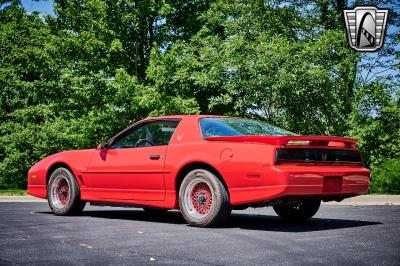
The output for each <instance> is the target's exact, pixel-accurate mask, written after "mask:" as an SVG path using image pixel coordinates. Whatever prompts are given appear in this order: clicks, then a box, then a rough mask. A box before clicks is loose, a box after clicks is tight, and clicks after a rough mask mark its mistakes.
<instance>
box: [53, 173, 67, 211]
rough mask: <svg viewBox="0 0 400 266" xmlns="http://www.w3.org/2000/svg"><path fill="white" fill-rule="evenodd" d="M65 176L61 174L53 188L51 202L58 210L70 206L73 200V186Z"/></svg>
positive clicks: (54, 182)
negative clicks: (71, 199) (70, 201)
mask: <svg viewBox="0 0 400 266" xmlns="http://www.w3.org/2000/svg"><path fill="white" fill-rule="evenodd" d="M64 175H65V173H60V174H59V175H58V176H57V177H56V178H55V180H54V181H53V183H52V186H51V195H50V197H51V201H52V203H53V205H54V207H56V208H57V209H62V208H64V207H65V206H66V205H68V203H69V200H70V198H71V189H70V187H71V186H70V183H69V180H68V179H67V178H66V177H65V176H64Z"/></svg>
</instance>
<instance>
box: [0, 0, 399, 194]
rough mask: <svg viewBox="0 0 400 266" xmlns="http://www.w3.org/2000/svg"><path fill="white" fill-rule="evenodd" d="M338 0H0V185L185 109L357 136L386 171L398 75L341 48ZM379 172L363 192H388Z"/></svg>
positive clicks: (393, 148) (395, 133) (22, 181)
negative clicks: (36, 7) (39, 164)
mask: <svg viewBox="0 0 400 266" xmlns="http://www.w3.org/2000/svg"><path fill="white" fill-rule="evenodd" d="M375 2H376V1H375ZM389 2H390V1H389ZM365 4H368V3H367V2H365ZM375 4H380V2H379V1H378V2H376V3H375ZM345 7H348V3H346V1H345V0H328V1H312V0H307V1H264V0H253V1H245V0H234V1H227V0H193V1H183V0H182V1H181V0H178V1H170V0H145V1H131V0H123V1H110V0H106V1H100V0H68V1H66V0H55V1H54V8H55V14H56V15H55V16H42V15H41V14H38V13H27V12H26V11H25V10H24V9H23V8H22V7H21V4H20V2H19V1H17V0H13V1H4V0H3V1H0V123H1V124H0V185H4V186H6V187H15V188H16V187H19V188H24V187H25V186H26V178H25V175H26V172H27V170H28V169H29V167H30V166H31V165H32V164H34V163H35V162H36V161H38V160H40V159H41V158H44V157H46V156H48V155H50V154H53V153H56V152H59V151H62V150H68V149H80V148H91V147H94V146H95V145H96V144H98V143H99V142H101V141H104V140H106V139H108V138H110V137H111V136H112V135H114V134H115V133H117V132H118V131H120V130H121V129H122V128H124V127H126V126H127V125H128V124H129V123H132V122H133V121H136V120H139V119H141V118H145V117H148V116H154V115H164V114H189V113H212V114H225V115H238V116H245V117H254V118H258V119H260V120H264V121H268V122H270V123H272V124H274V125H277V126H281V127H283V128H286V129H288V130H291V131H294V132H297V133H300V134H330V135H347V136H354V137H357V138H358V139H359V140H360V144H359V146H360V148H361V151H362V153H363V154H364V157H365V159H366V165H367V166H368V167H372V169H373V171H374V175H377V176H379V177H382V178H381V179H382V180H384V179H383V177H384V175H386V174H388V175H391V173H393V172H395V170H394V171H392V170H385V171H383V170H382V171H381V170H379V169H397V168H395V167H397V166H396V165H397V164H395V163H388V162H392V161H393V160H395V161H396V160H398V158H399V157H400V148H399V146H400V145H399V139H400V136H399V135H400V133H399V128H400V122H399V117H400V108H399V98H400V94H399V87H398V84H397V83H396V80H395V79H393V77H394V76H396V75H397V74H396V75H391V77H392V79H387V80H386V81H384V80H382V79H380V80H376V81H375V82H369V81H368V82H367V81H366V80H365V79H362V78H357V77H358V76H359V74H360V71H366V69H368V68H369V69H371V67H373V61H372V60H373V59H370V61H368V60H366V59H365V57H364V59H363V61H362V63H363V64H361V63H360V62H361V61H360V60H361V58H363V56H362V55H360V53H355V52H354V51H352V50H350V49H349V48H348V45H347V40H346V35H345V30H344V27H343V21H342V19H343V18H342V9H343V8H345ZM391 12H392V13H393V14H395V11H394V10H392V11H391ZM392 13H391V14H392ZM390 21H391V23H394V25H397V24H398V23H399V21H398V19H396V16H392V15H391V17H390ZM398 37H399V36H398V34H397V35H396V34H393V36H392V37H391V38H392V39H390V40H391V41H390V42H389V43H395V41H393V40H395V39H396V38H398ZM393 51H394V50H393V49H392V50H390V49H389V50H388V49H384V50H382V52H380V56H388V55H389V54H390V53H393ZM398 55H399V54H397V56H398ZM365 62H367V63H366V64H365ZM392 65H393V64H392ZM396 71H398V69H397V70H396ZM361 76H362V75H361ZM377 171H378V172H377ZM379 171H380V172H379ZM376 180H380V179H376ZM374 182H375V181H374ZM385 184H386V183H385V182H383V181H382V182H380V181H379V182H378V181H376V182H375V183H374V191H379V192H385V191H386V192H389V191H391V192H393V190H390V189H387V188H388V186H387V185H385ZM381 188H382V189H383V190H380V189H381Z"/></svg>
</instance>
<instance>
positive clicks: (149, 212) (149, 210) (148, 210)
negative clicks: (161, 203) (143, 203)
mask: <svg viewBox="0 0 400 266" xmlns="http://www.w3.org/2000/svg"><path fill="white" fill-rule="evenodd" d="M143 210H144V211H145V213H146V214H147V215H150V216H156V217H157V216H162V215H163V214H165V213H166V212H167V211H168V210H167V209H156V208H143Z"/></svg>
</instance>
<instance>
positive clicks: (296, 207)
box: [273, 200, 321, 221]
mask: <svg viewBox="0 0 400 266" xmlns="http://www.w3.org/2000/svg"><path fill="white" fill-rule="evenodd" d="M320 205H321V201H320V200H302V201H298V202H296V203H293V204H288V205H277V206H273V208H274V211H275V212H276V213H277V214H278V215H279V216H280V217H281V218H282V219H285V220H288V221H305V220H308V219H310V218H311V217H313V216H314V215H315V214H316V213H317V211H318V209H319V206H320Z"/></svg>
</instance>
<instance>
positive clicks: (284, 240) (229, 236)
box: [0, 202, 400, 265]
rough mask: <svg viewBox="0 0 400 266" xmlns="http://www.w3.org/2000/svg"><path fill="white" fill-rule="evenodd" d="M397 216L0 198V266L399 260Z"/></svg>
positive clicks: (372, 210)
mask: <svg viewBox="0 0 400 266" xmlns="http://www.w3.org/2000/svg"><path fill="white" fill-rule="evenodd" d="M399 221H400V206H398V205H381V206H373V205H372V206H358V205H355V206H332V205H322V206H321V209H320V211H319V212H318V213H317V215H316V216H315V218H313V219H311V220H310V221H308V222H305V223H300V224H291V223H287V222H284V221H282V220H281V219H279V218H278V217H277V216H276V215H275V213H274V212H273V210H272V208H260V209H247V210H244V211H235V212H234V213H233V215H232V217H231V219H230V220H229V222H228V223H227V224H226V225H225V226H224V227H221V228H194V227H191V226H188V225H187V224H186V223H185V221H184V220H183V218H182V216H181V215H180V213H179V212H177V211H169V212H167V213H166V214H164V215H163V216H161V217H151V216H148V215H147V214H146V213H144V211H142V210H141V209H135V208H111V207H93V206H87V207H86V208H85V211H84V213H83V215H81V216H74V217H61V216H54V215H53V214H51V213H50V211H49V207H48V205H47V203H44V202H1V203H0V265H11V264H23V265H26V264H31V265H76V264H79V265H160V264H170V265H400V227H399Z"/></svg>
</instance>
